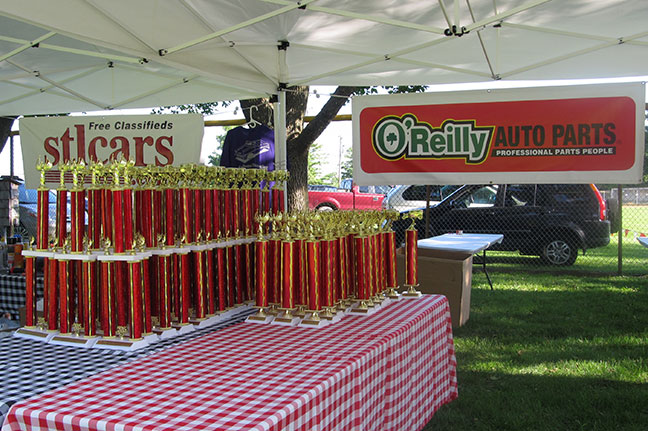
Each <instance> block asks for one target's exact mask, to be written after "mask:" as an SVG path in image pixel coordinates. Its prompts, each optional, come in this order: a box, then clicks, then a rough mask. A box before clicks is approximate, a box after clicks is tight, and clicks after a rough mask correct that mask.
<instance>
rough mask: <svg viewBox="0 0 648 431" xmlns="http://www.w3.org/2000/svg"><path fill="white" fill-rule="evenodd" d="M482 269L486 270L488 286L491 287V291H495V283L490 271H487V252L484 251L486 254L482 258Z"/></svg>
mask: <svg viewBox="0 0 648 431" xmlns="http://www.w3.org/2000/svg"><path fill="white" fill-rule="evenodd" d="M482 268H484V274H486V279H487V280H488V284H489V285H490V288H491V290H493V282H492V281H491V278H490V275H488V271H487V270H486V250H484V254H483V256H482Z"/></svg>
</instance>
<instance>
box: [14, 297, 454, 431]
mask: <svg viewBox="0 0 648 431" xmlns="http://www.w3.org/2000/svg"><path fill="white" fill-rule="evenodd" d="M455 370H456V362H455V354H454V345H453V339H452V328H451V321H450V311H449V308H448V302H447V300H446V298H445V297H444V296H438V295H430V296H425V297H423V298H422V299H419V300H403V301H400V302H397V303H393V304H391V305H389V306H388V307H386V308H384V309H383V310H382V311H381V312H379V313H377V314H375V315H373V316H370V317H362V316H348V317H345V318H344V320H342V321H341V322H339V323H337V324H335V325H331V326H328V327H325V328H323V329H320V330H313V329H305V328H290V327H284V326H276V325H260V324H250V323H241V324H238V325H235V326H232V327H229V328H226V329H223V330H221V331H218V332H214V333H211V334H208V335H205V336H203V337H200V338H198V339H195V340H193V341H190V342H187V343H184V344H181V345H179V346H176V347H173V348H170V349H168V350H166V351H163V352H161V353H158V354H155V355H152V356H149V357H146V358H142V359H140V360H136V361H133V362H131V363H128V364H126V365H123V366H120V367H117V368H114V369H111V370H108V371H105V372H102V373H100V374H97V375H95V376H92V377H89V378H87V379H84V380H81V381H79V382H76V383H73V384H70V385H68V386H65V387H62V388H59V389H57V390H54V391H51V392H48V393H45V394H42V395H39V396H35V397H33V398H30V399H28V400H25V401H23V402H20V403H17V404H15V405H14V406H12V408H11V410H10V411H9V413H8V414H7V416H6V418H5V422H4V425H3V427H2V431H13V430H26V429H30V430H31V429H33V430H98V429H99V430H173V431H180V430H201V431H202V430H254V431H261V430H276V431H279V430H282V431H283V430H304V431H330V430H344V431H349V430H358V431H371V430H376V431H387V430H394V431H408V430H419V429H421V428H423V426H424V425H425V424H426V423H427V422H428V421H429V420H430V418H431V417H432V415H433V414H434V412H435V411H436V410H437V409H438V408H439V407H440V406H441V405H443V404H445V403H448V402H450V401H452V400H453V399H455V398H456V397H457V380H456V373H455Z"/></svg>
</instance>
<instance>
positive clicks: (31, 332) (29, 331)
mask: <svg viewBox="0 0 648 431" xmlns="http://www.w3.org/2000/svg"><path fill="white" fill-rule="evenodd" d="M57 334H58V331H56V332H50V331H47V330H42V329H38V328H27V327H24V328H18V329H16V331H15V332H14V334H13V335H14V337H19V338H27V339H29V340H38V341H43V342H45V343H48V342H49V341H50V340H51V339H52V337H54V336H55V335H57Z"/></svg>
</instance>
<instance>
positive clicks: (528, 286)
mask: <svg viewBox="0 0 648 431" xmlns="http://www.w3.org/2000/svg"><path fill="white" fill-rule="evenodd" d="M579 259H580V258H579ZM491 276H492V278H493V282H494V285H495V290H494V291H490V290H489V288H488V284H487V283H486V278H485V276H484V275H483V274H482V273H481V272H479V273H475V274H474V278H473V290H472V299H471V303H472V306H471V312H470V320H469V321H468V322H467V323H466V325H464V326H463V327H461V328H457V329H455V330H454V337H455V347H456V355H457V364H458V370H457V378H458V382H459V398H458V399H457V400H455V401H453V402H452V403H450V404H449V405H446V406H444V407H442V408H441V409H440V410H439V411H438V412H437V413H436V415H435V416H434V417H433V418H432V420H431V421H430V423H429V424H428V425H427V426H426V427H425V430H426V431H428V430H435V431H439V430H453V431H457V430H570V431H571V430H647V429H648V277H617V276H611V277H607V276H583V275H570V274H562V275H556V274H542V273H527V272H525V271H517V272H515V273H510V272H496V273H491Z"/></svg>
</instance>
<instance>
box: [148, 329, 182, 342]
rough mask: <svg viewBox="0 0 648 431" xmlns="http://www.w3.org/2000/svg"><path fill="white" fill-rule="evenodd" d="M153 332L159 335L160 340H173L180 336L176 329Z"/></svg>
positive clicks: (155, 330)
mask: <svg viewBox="0 0 648 431" xmlns="http://www.w3.org/2000/svg"><path fill="white" fill-rule="evenodd" d="M153 332H154V333H156V334H157V335H158V337H159V338H160V340H166V339H167V338H173V337H177V336H178V335H180V334H178V331H177V330H176V328H157V329H154V330H153Z"/></svg>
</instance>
